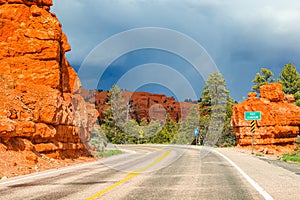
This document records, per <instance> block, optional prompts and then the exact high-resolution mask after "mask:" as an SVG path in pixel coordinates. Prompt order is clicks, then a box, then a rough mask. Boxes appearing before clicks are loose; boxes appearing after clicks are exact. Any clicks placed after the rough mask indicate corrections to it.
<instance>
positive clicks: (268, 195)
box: [212, 149, 273, 200]
mask: <svg viewBox="0 0 300 200" xmlns="http://www.w3.org/2000/svg"><path fill="white" fill-rule="evenodd" d="M212 151H213V152H214V153H216V154H218V155H220V156H221V157H223V158H224V159H225V160H227V161H228V162H229V163H230V164H231V165H232V166H234V167H235V168H236V169H237V170H238V171H239V172H240V174H242V176H244V178H245V179H246V180H247V181H248V182H249V183H250V184H251V185H252V186H253V187H254V188H255V189H256V190H257V191H258V192H259V193H260V194H261V195H262V196H263V197H264V198H265V199H266V200H273V197H272V196H271V195H270V194H269V193H267V192H266V191H265V190H264V189H263V188H262V187H261V186H260V185H259V184H258V183H256V182H255V181H254V180H253V179H252V178H251V177H250V176H248V175H247V174H246V172H244V171H243V170H242V169H241V168H240V167H239V166H238V165H237V164H235V163H234V162H233V161H232V160H230V159H229V158H228V157H227V156H225V155H223V154H222V153H220V152H218V151H216V150H214V149H213V150H212Z"/></svg>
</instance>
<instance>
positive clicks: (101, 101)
mask: <svg viewBox="0 0 300 200" xmlns="http://www.w3.org/2000/svg"><path fill="white" fill-rule="evenodd" d="M82 92H83V96H86V97H92V94H91V93H88V92H87V91H82ZM107 95H108V92H95V98H94V99H93V100H92V101H91V102H95V105H96V109H97V110H98V111H99V119H100V120H103V119H104V117H105V110H106V109H107V108H109V106H108V105H107V101H108V99H107ZM122 99H123V101H124V102H125V104H126V102H127V103H128V114H129V117H131V118H132V119H135V120H137V121H139V120H141V119H143V118H144V119H146V120H147V121H151V120H163V121H164V120H165V118H166V113H169V114H170V118H171V119H172V120H173V121H175V122H178V121H179V120H180V119H185V118H186V116H187V115H188V114H189V112H190V109H191V108H192V107H193V106H195V105H197V104H192V103H188V102H177V101H176V100H175V99H174V98H173V97H167V96H166V95H163V94H151V93H148V92H130V91H122Z"/></svg>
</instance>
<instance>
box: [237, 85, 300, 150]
mask: <svg viewBox="0 0 300 200" xmlns="http://www.w3.org/2000/svg"><path fill="white" fill-rule="evenodd" d="M248 96H249V97H248V99H247V100H246V101H244V102H242V103H239V104H237V105H235V106H234V107H233V108H232V111H233V113H232V126H233V129H234V131H235V133H236V136H237V144H239V145H241V146H247V145H251V136H252V133H251V131H250V121H246V120H244V112H245V111H261V115H262V120H257V121H256V125H257V127H256V131H255V141H254V143H255V144H257V145H288V144H293V143H294V142H296V140H297V138H296V137H297V135H298V134H299V126H300V107H297V106H295V105H294V104H291V103H290V102H293V98H292V97H291V96H290V95H288V96H285V95H284V93H283V92H282V86H281V84H279V83H273V84H268V85H264V86H262V87H260V99H258V98H257V97H256V93H254V92H251V93H249V94H248Z"/></svg>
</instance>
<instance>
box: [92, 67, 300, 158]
mask: <svg viewBox="0 0 300 200" xmlns="http://www.w3.org/2000/svg"><path fill="white" fill-rule="evenodd" d="M252 82H253V87H252V89H253V91H256V92H257V93H259V87H260V86H262V85H265V84H268V83H273V82H279V83H281V84H282V87H283V91H284V93H285V94H290V95H293V96H294V98H295V102H294V103H295V104H296V105H298V106H300V74H299V72H298V71H297V69H296V67H295V66H294V65H293V64H291V63H288V64H286V65H285V66H284V67H283V69H282V71H281V73H280V74H279V76H278V78H277V79H276V78H275V77H274V73H273V72H272V71H271V70H269V69H267V68H262V69H261V71H260V72H258V73H257V74H256V75H255V77H254V79H253V80H252ZM106 102H107V104H108V105H110V106H109V107H108V109H107V110H105V111H104V112H105V118H104V119H103V120H102V121H99V127H98V128H97V129H96V130H95V131H94V132H93V133H92V137H91V138H92V139H91V144H92V145H93V146H94V147H95V148H96V149H97V151H98V152H103V151H104V147H105V145H106V144H105V143H106V142H110V143H114V144H149V143H155V144H191V143H193V140H194V130H195V128H198V130H199V143H200V145H210V146H217V147H230V146H235V144H236V138H235V134H234V132H233V130H232V127H231V124H230V121H231V116H232V106H233V105H234V104H235V103H236V102H235V101H234V99H233V98H231V97H230V92H229V90H227V89H226V83H225V79H224V78H223V77H222V74H220V73H219V72H214V73H212V74H211V75H210V76H209V78H208V79H207V80H205V85H204V86H203V88H202V94H201V98H200V100H199V101H192V100H190V99H187V100H186V102H191V103H194V104H195V106H194V107H192V108H191V110H190V112H189V115H188V116H187V117H186V119H184V120H182V119H181V120H180V121H178V122H175V121H173V120H172V119H171V117H170V115H169V114H168V113H167V114H166V117H165V121H164V122H162V121H159V120H152V121H150V122H147V121H146V120H145V119H138V118H136V120H135V119H131V118H130V113H136V112H135V111H134V110H133V109H134V108H132V107H131V102H130V101H129V102H124V100H123V99H122V95H121V90H120V89H119V88H118V86H117V85H114V86H113V87H112V88H111V89H110V91H109V95H108V98H107V100H106ZM102 140H105V142H104V143H103V142H101V141H102ZM102 156H103V155H102ZM297 156H299V152H298V153H296V154H295V155H294V154H291V155H289V156H288V155H285V156H284V158H283V159H284V160H291V159H292V160H297Z"/></svg>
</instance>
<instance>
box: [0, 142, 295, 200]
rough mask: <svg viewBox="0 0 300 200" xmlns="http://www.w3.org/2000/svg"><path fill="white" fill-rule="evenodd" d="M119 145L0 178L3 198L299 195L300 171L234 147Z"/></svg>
mask: <svg viewBox="0 0 300 200" xmlns="http://www.w3.org/2000/svg"><path fill="white" fill-rule="evenodd" d="M118 148H120V149H123V150H124V152H125V153H124V154H121V155H117V156H113V157H110V158H105V159H101V160H100V161H97V162H93V163H87V164H83V165H77V166H72V167H67V168H63V169H57V170H49V171H45V172H42V173H36V174H31V175H26V176H20V177H15V178H10V179H7V180H4V181H0V199H1V200H2V199H3V200H4V199H5V200H9V199H30V200H35V199H36V200H37V199H39V200H46V199H49V200H50V199H51V200H52V199H63V200H67V199H72V200H73V199H75V200H76V199H89V200H92V199H109V200H111V199H118V200H119V199H168V200H169V199H226V200H227V199H268V198H269V199H272V198H274V199H297V197H299V191H297V190H299V183H300V181H299V175H297V172H292V171H289V170H287V169H285V168H282V167H280V166H278V165H276V164H273V163H270V162H267V161H265V160H262V159H260V158H257V157H255V156H252V155H251V154H250V155H249V154H247V153H244V152H240V151H237V150H235V149H210V148H199V147H191V146H172V145H148V146H147V145H136V146H119V147H118ZM218 152H219V153H221V154H219V153H218ZM230 161H232V162H233V163H231V162H230ZM235 165H236V166H235ZM237 167H239V168H240V171H239V170H238V169H237ZM241 171H242V172H244V174H243V173H241ZM245 174H246V176H248V178H247V177H246V176H245ZM297 183H298V184H297ZM263 194H267V196H264V195H263ZM268 195H269V196H268Z"/></svg>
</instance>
